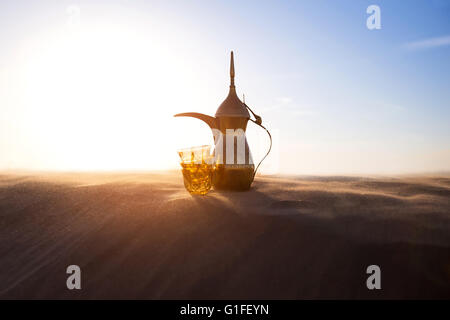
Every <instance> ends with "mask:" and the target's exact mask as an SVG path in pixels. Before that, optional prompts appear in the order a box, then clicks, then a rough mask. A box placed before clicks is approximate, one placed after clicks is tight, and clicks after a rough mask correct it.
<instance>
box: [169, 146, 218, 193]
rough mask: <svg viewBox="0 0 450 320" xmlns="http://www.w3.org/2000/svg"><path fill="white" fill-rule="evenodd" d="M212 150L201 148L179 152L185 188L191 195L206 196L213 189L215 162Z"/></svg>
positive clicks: (208, 147)
mask: <svg viewBox="0 0 450 320" xmlns="http://www.w3.org/2000/svg"><path fill="white" fill-rule="evenodd" d="M210 149H211V146H199V147H192V148H186V149H180V150H178V155H179V156H180V159H181V162H180V164H181V167H182V172H183V180H184V186H185V188H186V190H187V191H189V193H190V194H201V195H205V194H207V193H208V191H209V190H210V189H211V183H212V175H213V170H214V161H213V156H212V155H211V154H210Z"/></svg>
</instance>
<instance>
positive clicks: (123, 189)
mask: <svg viewBox="0 0 450 320" xmlns="http://www.w3.org/2000/svg"><path fill="white" fill-rule="evenodd" d="M72 264H75V265H79V266H80V267H81V270H82V283H81V285H82V289H81V290H68V289H67V288H66V279H67V277H68V275H67V274H66V272H65V271H66V268H67V266H69V265H72ZM372 264H376V265H378V266H380V268H381V286H382V289H381V290H368V289H367V287H366V279H367V277H368V275H367V274H366V268H367V266H369V265H372ZM0 284H1V287H0V298H3V299H17V298H22V299H23V298H26V299H100V298H102V299H104V298H113V299H116V298H124V299H318V298H322V299H400V298H406V299H411V298H425V299H427V298H447V299H449V298H450V176H448V175H435V176H423V175H421V176H419V175H417V176H397V177H339V176H334V177H313V176H268V177H267V176H266V177H264V176H262V177H257V178H256V180H255V182H254V184H253V187H252V189H251V191H248V192H237V193H233V192H216V191H212V192H211V193H209V194H208V195H207V196H191V195H189V194H188V193H187V192H186V191H185V190H184V187H183V183H182V177H181V173H180V172H164V173H115V174H113V173H90V174H88V173H83V174H80V173H65V174H62V173H59V174H56V173H41V174H38V173H17V174H12V173H3V174H0Z"/></svg>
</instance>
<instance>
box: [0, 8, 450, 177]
mask: <svg viewBox="0 0 450 320" xmlns="http://www.w3.org/2000/svg"><path fill="white" fill-rule="evenodd" d="M371 4H376V5H378V6H379V7H380V9H381V29H379V30H369V29H368V28H367V27H366V19H367V17H368V16H369V14H367V13H366V9H367V7H368V6H369V5H371ZM0 48H1V50H0V169H24V168H25V169H46V170H49V169H50V170H115V169H118V170H147V169H148V170H154V169H167V168H175V167H176V166H177V155H176V152H175V150H176V149H177V148H180V147H188V146H194V145H201V144H210V143H211V142H212V135H211V134H210V132H209V129H208V128H207V127H206V125H204V124H203V123H201V122H200V121H198V120H195V119H188V118H184V119H182V118H176V119H175V118H173V117H172V115H173V114H174V113H177V112H183V111H184V112H188V111H196V112H204V113H208V114H211V115H214V113H215V111H216V109H217V107H218V106H219V105H220V103H221V102H222V101H223V99H224V98H225V97H226V95H227V92H228V83H229V80H228V68H229V66H228V63H229V52H230V50H234V52H235V65H236V86H237V91H238V94H239V95H240V96H241V95H242V94H243V93H245V95H246V102H247V104H248V105H250V106H251V107H252V108H253V109H254V111H255V112H256V113H258V114H260V115H261V116H262V118H263V122H264V124H266V125H267V127H268V128H269V129H271V130H272V131H273V133H274V136H275V141H274V142H275V145H274V152H273V154H272V155H271V156H270V158H269V159H268V162H267V163H266V164H265V165H264V166H263V170H265V171H266V172H281V173H298V174H316V173H324V174H329V173H333V174H334V173H338V174H344V173H406V172H424V171H442V170H447V171H448V170H450V143H449V142H450V126H449V122H450V90H449V88H450V1H444V0H440V1H432V0H423V1H394V0H392V1H378V0H371V1H363V0H361V1H355V0H348V1H331V0H329V1H312V0H310V1H260V0H259V1H206V0H203V1H92V0H91V1H61V0H59V1H10V2H8V3H6V2H4V1H3V2H1V3H0ZM248 134H249V140H250V147H251V148H252V150H253V152H254V158H255V160H257V159H258V157H259V156H260V154H261V153H262V151H263V149H264V148H265V147H266V144H267V139H266V137H265V135H264V132H262V131H261V130H260V129H258V128H254V127H253V126H252V124H249V133H248Z"/></svg>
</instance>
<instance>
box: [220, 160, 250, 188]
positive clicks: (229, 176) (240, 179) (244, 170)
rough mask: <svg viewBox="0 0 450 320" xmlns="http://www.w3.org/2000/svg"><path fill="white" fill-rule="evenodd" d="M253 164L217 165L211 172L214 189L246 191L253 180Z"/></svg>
mask: <svg viewBox="0 0 450 320" xmlns="http://www.w3.org/2000/svg"><path fill="white" fill-rule="evenodd" d="M254 170H255V166H254V165H253V164H251V165H249V164H242V165H223V164H222V165H217V166H216V168H215V170H214V174H213V186H214V189H215V190H233V191H246V190H249V189H250V186H251V185H252V182H253V172H254Z"/></svg>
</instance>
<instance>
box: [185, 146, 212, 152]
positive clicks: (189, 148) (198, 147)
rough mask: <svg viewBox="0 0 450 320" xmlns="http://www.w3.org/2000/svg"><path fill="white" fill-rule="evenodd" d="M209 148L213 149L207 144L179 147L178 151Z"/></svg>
mask: <svg viewBox="0 0 450 320" xmlns="http://www.w3.org/2000/svg"><path fill="white" fill-rule="evenodd" d="M207 149H211V146H210V145H207V144H205V145H202V146H195V147H188V148H182V149H177V152H185V151H197V150H207Z"/></svg>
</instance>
